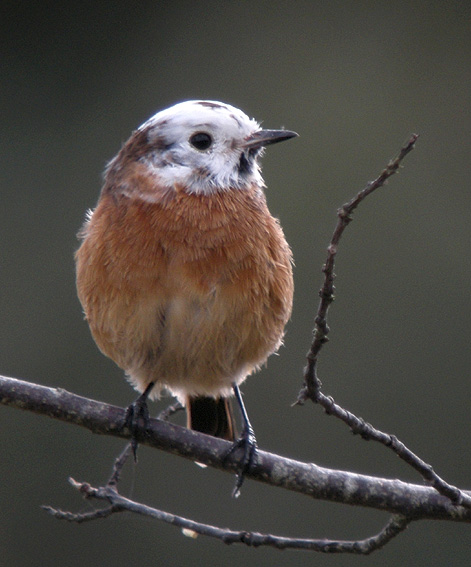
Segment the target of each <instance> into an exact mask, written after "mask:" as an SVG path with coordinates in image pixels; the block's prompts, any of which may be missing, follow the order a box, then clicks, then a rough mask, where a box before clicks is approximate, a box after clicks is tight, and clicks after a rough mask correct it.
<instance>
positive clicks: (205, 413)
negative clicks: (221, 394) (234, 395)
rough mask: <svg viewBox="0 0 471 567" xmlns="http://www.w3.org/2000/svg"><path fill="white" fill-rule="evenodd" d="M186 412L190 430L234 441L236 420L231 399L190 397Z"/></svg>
mask: <svg viewBox="0 0 471 567" xmlns="http://www.w3.org/2000/svg"><path fill="white" fill-rule="evenodd" d="M186 412H187V420H188V421H187V426H188V428H189V429H194V430H195V431H200V432H201V433H206V434H207V435H212V436H213V437H220V438H221V439H227V440H228V441H234V439H235V427H234V418H233V416H232V408H231V403H230V399H229V398H210V397H205V396H198V397H191V396H188V398H187V401H186Z"/></svg>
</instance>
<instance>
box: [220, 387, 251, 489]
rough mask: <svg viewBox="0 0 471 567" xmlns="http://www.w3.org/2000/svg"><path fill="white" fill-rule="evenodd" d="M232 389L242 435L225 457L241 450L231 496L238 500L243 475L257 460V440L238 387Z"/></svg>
mask: <svg viewBox="0 0 471 567" xmlns="http://www.w3.org/2000/svg"><path fill="white" fill-rule="evenodd" d="M232 389H233V391H234V395H235V398H236V400H237V405H238V406H239V409H240V414H241V417H242V433H241V435H240V437H239V439H237V441H235V443H234V444H233V445H232V447H231V448H230V450H229V452H228V453H227V456H229V455H230V454H231V453H233V451H235V450H236V449H238V448H239V447H241V448H242V449H243V455H242V459H241V461H240V466H239V470H238V472H237V475H236V483H235V486H234V490H233V491H232V496H233V497H234V498H238V497H239V495H240V489H241V487H242V484H243V482H244V479H245V473H246V472H247V471H249V470H250V468H251V466H252V465H253V464H254V462H255V461H256V458H257V439H256V438H255V433H254V430H253V427H252V425H251V423H250V420H249V416H248V415H247V410H246V409H245V405H244V402H243V400H242V395H241V393H240V389H239V386H237V384H233V385H232Z"/></svg>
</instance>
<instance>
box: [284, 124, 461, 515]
mask: <svg viewBox="0 0 471 567" xmlns="http://www.w3.org/2000/svg"><path fill="white" fill-rule="evenodd" d="M417 138H418V135H417V134H414V135H412V137H411V138H410V140H409V141H408V142H407V144H406V145H405V146H404V147H403V148H402V149H401V151H400V153H399V155H398V156H397V157H396V159H394V160H393V161H391V162H390V163H389V164H388V166H387V167H386V168H385V169H384V170H383V171H382V172H381V174H380V175H379V176H378V177H377V178H376V179H375V180H374V181H372V182H371V183H368V185H367V186H366V187H365V188H364V189H363V190H362V191H360V192H359V193H358V194H357V195H356V197H354V198H353V199H352V200H351V201H349V202H348V203H346V204H345V205H343V206H342V207H341V208H340V209H339V211H338V221H337V225H336V227H335V230H334V232H333V235H332V239H331V241H330V244H329V246H328V248H327V260H326V262H325V264H324V266H323V268H322V271H323V272H324V282H323V285H322V287H321V289H320V291H319V296H320V302H319V308H318V310H317V315H316V318H315V326H314V331H313V335H314V337H313V341H312V344H311V347H310V349H309V352H308V354H307V365H306V367H305V370H304V386H303V388H302V389H301V391H300V392H299V395H298V399H297V401H296V402H295V403H296V404H299V405H302V404H303V403H304V402H305V401H306V399H310V400H312V401H313V402H314V403H317V404H319V405H320V406H322V407H323V408H324V410H325V412H326V413H327V414H329V415H333V416H335V417H337V418H338V419H340V420H341V421H343V422H344V423H346V424H347V425H348V426H349V427H350V428H351V430H352V431H353V433H356V434H359V435H361V436H362V437H363V439H367V440H374V441H377V442H379V443H381V444H382V445H385V446H386V447H389V448H390V449H391V450H392V451H394V453H396V455H398V456H399V457H400V458H401V459H402V460H404V461H405V462H406V463H408V464H409V465H410V466H412V467H413V468H414V469H415V470H416V471H417V472H419V473H420V474H421V475H422V477H423V478H424V479H425V480H426V481H427V482H428V483H429V484H430V485H431V486H433V487H434V488H435V489H436V490H437V491H438V492H439V493H440V494H442V495H443V496H446V497H447V498H449V499H450V500H451V501H452V502H453V503H454V504H463V505H464V506H468V507H471V498H470V497H469V496H468V495H466V494H464V493H463V492H462V491H461V490H459V489H458V488H457V487H456V486H452V485H450V484H448V483H447V482H445V480H443V479H442V478H441V477H439V476H438V475H437V474H436V473H435V471H434V470H433V468H432V466H431V465H429V464H428V463H426V462H425V461H423V460H422V459H420V458H419V457H418V456H417V455H415V454H414V453H413V452H412V451H411V450H410V449H408V448H407V447H406V446H405V445H404V443H402V442H401V441H399V440H398V439H397V438H396V437H395V436H394V435H390V434H388V433H383V432H382V431H379V430H378V429H375V428H374V427H373V426H372V425H370V424H369V423H366V422H365V421H364V420H363V419H361V418H358V417H357V416H355V415H354V414H352V413H351V412H349V411H347V410H345V409H344V408H342V407H341V406H339V405H338V404H336V403H335V402H334V400H333V398H332V397H331V396H326V395H325V394H323V393H322V391H321V388H322V383H321V381H320V379H319V377H318V375H317V362H318V359H319V354H320V352H321V349H322V347H323V345H324V344H325V343H326V342H328V337H327V335H328V334H329V331H330V329H329V326H328V324H327V313H328V310H329V307H330V305H331V303H332V302H333V300H334V291H335V286H334V279H335V274H334V264H335V256H336V254H337V252H338V246H339V241H340V238H341V236H342V234H343V232H344V230H345V229H346V227H347V226H348V224H349V223H350V222H351V220H352V213H353V211H354V210H355V209H356V208H357V207H358V205H359V204H360V203H361V202H362V201H363V200H364V199H365V198H366V197H367V196H368V195H370V194H371V193H372V192H373V191H375V190H376V189H379V188H380V187H383V185H384V184H385V183H386V181H387V180H388V179H389V177H391V176H392V175H394V174H395V173H396V172H397V171H398V170H399V167H400V165H401V162H402V160H403V159H404V158H405V157H406V155H407V154H408V153H409V152H410V151H412V149H413V148H414V144H415V142H416V141H417Z"/></svg>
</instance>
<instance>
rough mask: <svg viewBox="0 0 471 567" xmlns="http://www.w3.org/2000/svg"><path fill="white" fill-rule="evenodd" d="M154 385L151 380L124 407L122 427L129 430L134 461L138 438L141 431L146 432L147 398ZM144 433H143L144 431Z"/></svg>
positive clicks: (147, 420)
mask: <svg viewBox="0 0 471 567" xmlns="http://www.w3.org/2000/svg"><path fill="white" fill-rule="evenodd" d="M153 387H154V382H151V383H150V384H149V385H148V386H147V387H146V389H145V390H144V392H143V393H142V394H141V395H140V396H139V397H138V398H137V399H136V400H135V401H134V402H133V403H132V404H130V405H129V406H128V408H127V409H126V415H125V418H124V427H127V428H128V429H129V431H130V432H131V449H132V454H133V456H134V462H137V448H138V446H139V441H138V438H139V437H142V435H143V431H144V432H146V431H147V428H148V426H149V419H150V417H149V409H148V407H147V398H148V397H149V394H150V391H151V390H152V388H153ZM144 434H145V433H144Z"/></svg>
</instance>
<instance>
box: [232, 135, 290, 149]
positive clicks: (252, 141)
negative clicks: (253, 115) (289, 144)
mask: <svg viewBox="0 0 471 567" xmlns="http://www.w3.org/2000/svg"><path fill="white" fill-rule="evenodd" d="M297 135H298V134H296V132H292V131H291V130H258V131H257V132H254V133H253V134H251V135H250V136H247V138H245V140H244V142H243V144H242V147H243V148H244V149H252V148H253V149H259V148H263V147H264V146H269V145H270V144H277V143H278V142H283V141H284V140H289V139H290V138H295V137H296V136H297Z"/></svg>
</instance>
